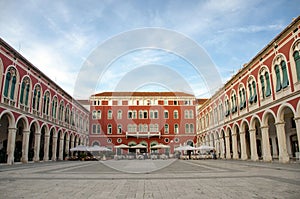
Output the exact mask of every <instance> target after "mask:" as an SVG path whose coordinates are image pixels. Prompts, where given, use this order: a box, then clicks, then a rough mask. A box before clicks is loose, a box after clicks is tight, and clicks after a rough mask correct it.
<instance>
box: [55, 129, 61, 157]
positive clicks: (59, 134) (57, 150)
mask: <svg viewBox="0 0 300 199" xmlns="http://www.w3.org/2000/svg"><path fill="white" fill-rule="evenodd" d="M61 134H62V132H61V130H60V131H58V133H57V140H56V159H58V160H59V153H60V150H61V146H60V137H61Z"/></svg>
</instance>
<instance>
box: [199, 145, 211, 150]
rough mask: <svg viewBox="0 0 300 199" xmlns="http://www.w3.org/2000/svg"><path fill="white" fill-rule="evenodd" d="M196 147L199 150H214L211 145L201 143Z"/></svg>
mask: <svg viewBox="0 0 300 199" xmlns="http://www.w3.org/2000/svg"><path fill="white" fill-rule="evenodd" d="M196 149H197V150H201V151H210V150H214V149H215V148H214V147H212V146H207V145H201V146H199V147H197V148H196Z"/></svg>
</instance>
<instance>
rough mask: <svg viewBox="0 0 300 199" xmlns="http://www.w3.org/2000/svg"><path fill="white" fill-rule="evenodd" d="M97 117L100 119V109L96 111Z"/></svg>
mask: <svg viewBox="0 0 300 199" xmlns="http://www.w3.org/2000/svg"><path fill="white" fill-rule="evenodd" d="M97 119H101V111H97Z"/></svg>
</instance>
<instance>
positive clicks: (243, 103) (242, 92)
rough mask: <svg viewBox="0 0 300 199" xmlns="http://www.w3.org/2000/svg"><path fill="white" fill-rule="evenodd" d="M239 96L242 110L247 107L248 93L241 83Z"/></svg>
mask: <svg viewBox="0 0 300 199" xmlns="http://www.w3.org/2000/svg"><path fill="white" fill-rule="evenodd" d="M239 98H240V110H242V109H244V108H246V93H245V88H244V87H243V86H242V85H240V89H239Z"/></svg>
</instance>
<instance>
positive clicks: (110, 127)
mask: <svg viewBox="0 0 300 199" xmlns="http://www.w3.org/2000/svg"><path fill="white" fill-rule="evenodd" d="M107 134H112V125H111V124H108V125H107Z"/></svg>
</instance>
